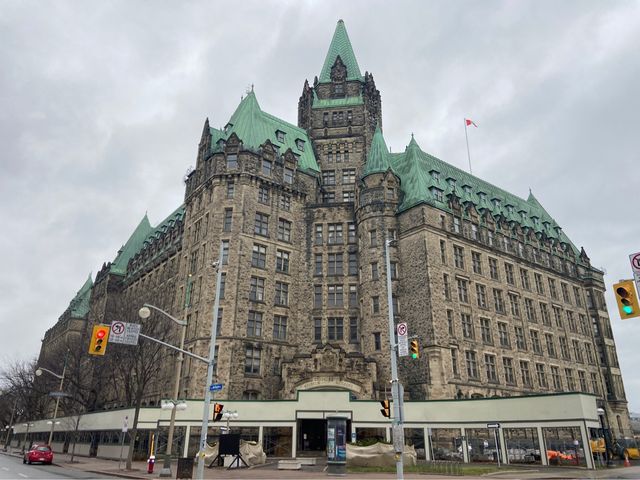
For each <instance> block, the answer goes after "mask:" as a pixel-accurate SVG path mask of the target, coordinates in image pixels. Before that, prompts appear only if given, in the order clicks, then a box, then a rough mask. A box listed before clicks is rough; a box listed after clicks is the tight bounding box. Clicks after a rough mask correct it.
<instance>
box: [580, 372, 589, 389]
mask: <svg viewBox="0 0 640 480" xmlns="http://www.w3.org/2000/svg"><path fill="white" fill-rule="evenodd" d="M578 381H579V382H580V391H581V392H588V391H589V389H588V388H587V376H586V374H585V372H583V371H582V370H578Z"/></svg>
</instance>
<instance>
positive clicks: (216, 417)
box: [213, 403, 224, 422]
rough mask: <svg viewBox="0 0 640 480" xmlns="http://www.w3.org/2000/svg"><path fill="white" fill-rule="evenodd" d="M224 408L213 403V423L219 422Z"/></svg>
mask: <svg viewBox="0 0 640 480" xmlns="http://www.w3.org/2000/svg"><path fill="white" fill-rule="evenodd" d="M223 408H224V405H223V404H221V403H214V404H213V421H214V422H219V421H220V420H221V419H222V409H223Z"/></svg>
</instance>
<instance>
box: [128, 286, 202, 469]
mask: <svg viewBox="0 0 640 480" xmlns="http://www.w3.org/2000/svg"><path fill="white" fill-rule="evenodd" d="M190 293H191V274H189V276H188V277H187V290H186V293H185V301H184V320H178V319H177V318H175V317H173V316H172V315H169V314H168V313H167V312H165V311H164V310H162V309H160V308H158V307H156V306H153V305H150V304H148V303H145V304H144V305H143V306H142V308H141V309H140V310H139V311H138V315H139V316H140V318H142V319H146V318H149V316H150V315H151V310H155V311H156V312H159V313H161V314H162V315H164V316H165V317H167V318H169V319H171V320H172V321H173V322H175V323H177V324H178V325H180V326H181V327H182V329H181V332H180V350H184V340H185V337H186V335H187V312H188V311H189V304H190V303H191V302H190ZM183 359H184V355H183V354H182V352H180V353H179V354H178V361H177V362H176V374H175V380H174V385H173V397H172V401H171V402H170V403H167V404H166V405H168V408H171V420H169V433H168V434H167V449H166V450H165V454H164V462H163V464H162V470H160V476H161V477H171V476H172V474H171V450H172V447H173V433H174V430H175V425H176V408H177V405H178V396H179V395H180V374H181V373H182V362H183ZM185 407H186V405H185ZM162 408H165V407H162Z"/></svg>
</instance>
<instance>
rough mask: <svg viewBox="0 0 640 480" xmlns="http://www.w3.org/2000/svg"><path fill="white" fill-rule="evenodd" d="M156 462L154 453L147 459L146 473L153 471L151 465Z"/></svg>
mask: <svg viewBox="0 0 640 480" xmlns="http://www.w3.org/2000/svg"><path fill="white" fill-rule="evenodd" d="M155 463H156V457H155V456H154V455H151V456H150V457H149V460H147V465H148V466H147V473H153V466H154V465H155Z"/></svg>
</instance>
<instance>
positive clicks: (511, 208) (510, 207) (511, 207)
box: [507, 205, 513, 214]
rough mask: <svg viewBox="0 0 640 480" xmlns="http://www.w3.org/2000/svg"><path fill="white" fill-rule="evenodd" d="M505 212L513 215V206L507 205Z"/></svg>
mask: <svg viewBox="0 0 640 480" xmlns="http://www.w3.org/2000/svg"><path fill="white" fill-rule="evenodd" d="M507 212H509V213H510V214H511V213H513V205H507Z"/></svg>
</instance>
